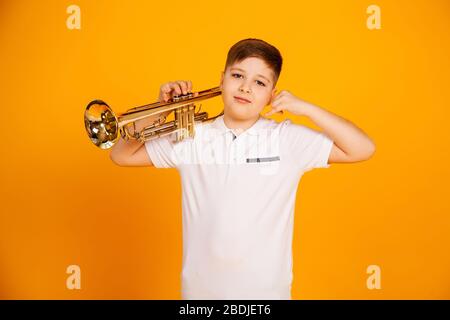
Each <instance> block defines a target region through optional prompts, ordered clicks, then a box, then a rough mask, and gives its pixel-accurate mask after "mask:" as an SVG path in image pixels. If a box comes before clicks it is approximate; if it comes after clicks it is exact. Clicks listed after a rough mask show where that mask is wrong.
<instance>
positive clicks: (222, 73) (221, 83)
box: [220, 71, 224, 90]
mask: <svg viewBox="0 0 450 320" xmlns="http://www.w3.org/2000/svg"><path fill="white" fill-rule="evenodd" d="M223 76H224V72H223V71H222V72H221V74H220V90H222V85H223Z"/></svg>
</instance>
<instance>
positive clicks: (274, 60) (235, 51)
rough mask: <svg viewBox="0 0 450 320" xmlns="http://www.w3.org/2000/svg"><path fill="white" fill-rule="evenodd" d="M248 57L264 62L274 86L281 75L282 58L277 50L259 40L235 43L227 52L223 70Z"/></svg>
mask: <svg viewBox="0 0 450 320" xmlns="http://www.w3.org/2000/svg"><path fill="white" fill-rule="evenodd" d="M249 57H257V58H260V59H262V60H264V62H265V63H266V64H267V66H268V67H269V68H270V69H272V71H273V73H274V75H275V79H274V86H275V84H276V83H277V81H278V77H279V76H280V73H281V66H282V64H283V58H282V57H281V54H280V51H279V50H278V49H277V48H275V47H274V46H272V45H271V44H269V43H267V42H265V41H263V40H260V39H253V38H249V39H244V40H241V41H239V42H237V43H235V44H234V45H233V46H232V47H231V48H230V50H229V51H228V55H227V62H226V63H225V70H226V69H227V68H228V67H229V66H231V65H232V64H234V63H236V62H240V61H242V60H244V59H246V58H249Z"/></svg>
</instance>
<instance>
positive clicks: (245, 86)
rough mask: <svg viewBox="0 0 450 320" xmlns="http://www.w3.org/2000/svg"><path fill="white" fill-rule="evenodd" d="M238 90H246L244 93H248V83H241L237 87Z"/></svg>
mask: <svg viewBox="0 0 450 320" xmlns="http://www.w3.org/2000/svg"><path fill="white" fill-rule="evenodd" d="M239 91H241V92H246V93H250V87H249V86H248V85H246V84H242V85H241V86H240V87H239Z"/></svg>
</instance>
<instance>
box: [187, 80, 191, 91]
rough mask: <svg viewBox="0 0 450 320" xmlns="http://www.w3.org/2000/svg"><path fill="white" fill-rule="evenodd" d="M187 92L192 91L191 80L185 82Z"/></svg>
mask: <svg viewBox="0 0 450 320" xmlns="http://www.w3.org/2000/svg"><path fill="white" fill-rule="evenodd" d="M187 87H188V92H192V81H191V80H188V82H187Z"/></svg>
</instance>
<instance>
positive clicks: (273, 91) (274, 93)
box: [270, 87, 277, 103]
mask: <svg viewBox="0 0 450 320" xmlns="http://www.w3.org/2000/svg"><path fill="white" fill-rule="evenodd" d="M276 92H277V88H276V87H273V89H272V96H271V97H270V103H272V101H273V99H274V98H275V96H276Z"/></svg>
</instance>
